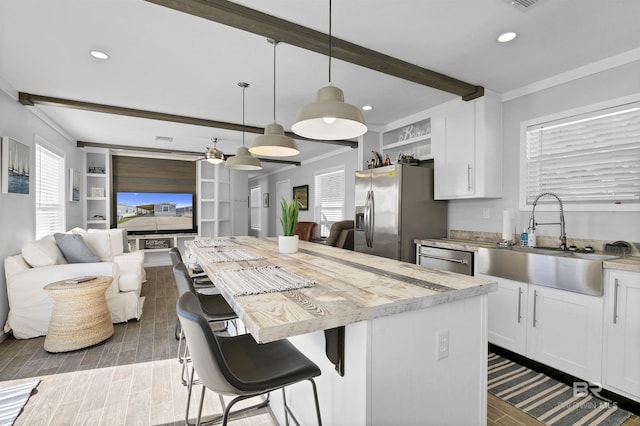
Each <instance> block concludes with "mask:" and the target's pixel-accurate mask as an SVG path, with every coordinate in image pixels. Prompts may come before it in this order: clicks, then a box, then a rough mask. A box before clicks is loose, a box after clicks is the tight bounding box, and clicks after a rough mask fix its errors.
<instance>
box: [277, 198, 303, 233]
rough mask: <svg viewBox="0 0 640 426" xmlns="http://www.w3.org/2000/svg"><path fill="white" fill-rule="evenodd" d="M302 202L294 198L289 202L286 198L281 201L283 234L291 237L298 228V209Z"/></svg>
mask: <svg viewBox="0 0 640 426" xmlns="http://www.w3.org/2000/svg"><path fill="white" fill-rule="evenodd" d="M299 208H300V203H299V202H298V200H292V201H291V202H289V203H287V200H285V199H284V198H283V199H282V200H281V201H280V213H281V215H280V224H281V225H282V234H283V235H284V236H285V237H291V236H293V235H294V232H295V230H296V224H297V223H298V209H299Z"/></svg>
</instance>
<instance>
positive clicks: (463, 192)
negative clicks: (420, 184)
mask: <svg viewBox="0 0 640 426" xmlns="http://www.w3.org/2000/svg"><path fill="white" fill-rule="evenodd" d="M475 107H476V104H475V102H465V101H461V100H459V101H456V102H454V103H451V104H448V105H447V106H446V107H444V108H443V110H442V111H440V112H439V113H438V114H437V115H435V116H434V117H433V123H432V130H431V131H432V144H433V153H434V169H435V179H434V191H435V198H436V199H447V198H456V197H468V196H470V195H473V193H474V185H475V182H474V180H475V178H474V174H475Z"/></svg>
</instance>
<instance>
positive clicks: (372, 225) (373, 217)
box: [369, 191, 376, 248]
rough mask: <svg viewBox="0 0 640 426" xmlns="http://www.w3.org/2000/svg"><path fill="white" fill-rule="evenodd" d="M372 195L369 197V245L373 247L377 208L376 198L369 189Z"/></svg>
mask: <svg viewBox="0 0 640 426" xmlns="http://www.w3.org/2000/svg"><path fill="white" fill-rule="evenodd" d="M369 192H370V193H371V196H370V197H369V247H371V248H373V239H374V237H375V236H374V235H373V230H374V228H375V225H376V209H375V200H374V198H373V191H369Z"/></svg>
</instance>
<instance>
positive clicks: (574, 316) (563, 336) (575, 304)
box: [527, 285, 603, 383]
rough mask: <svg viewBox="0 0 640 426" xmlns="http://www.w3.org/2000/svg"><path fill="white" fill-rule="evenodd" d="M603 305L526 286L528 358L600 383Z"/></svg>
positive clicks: (595, 300) (593, 299) (588, 298)
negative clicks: (527, 293) (527, 300)
mask: <svg viewBox="0 0 640 426" xmlns="http://www.w3.org/2000/svg"><path fill="white" fill-rule="evenodd" d="M602 303H603V302H602V298H601V297H595V296H587V295H584V294H578V293H572V292H568V291H565V290H557V289H554V288H548V287H541V286H537V285H529V321H528V324H529V325H530V327H529V329H528V338H527V341H528V348H527V349H528V354H527V356H528V357H529V358H531V359H534V360H536V361H538V362H541V363H543V364H545V365H548V366H550V367H553V368H556V369H558V370H560V371H563V372H565V373H568V374H571V375H573V376H576V377H579V378H581V379H584V380H588V381H589V382H592V383H600V382H601V380H602V351H601V350H600V348H602Z"/></svg>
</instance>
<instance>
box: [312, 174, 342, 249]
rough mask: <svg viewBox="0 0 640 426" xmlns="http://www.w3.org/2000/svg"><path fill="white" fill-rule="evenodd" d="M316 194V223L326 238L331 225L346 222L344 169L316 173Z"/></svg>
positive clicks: (322, 235) (321, 234)
mask: <svg viewBox="0 0 640 426" xmlns="http://www.w3.org/2000/svg"><path fill="white" fill-rule="evenodd" d="M315 192H316V194H315V212H314V216H315V221H316V222H317V223H318V224H320V236H321V237H326V236H328V235H329V231H330V229H331V225H333V224H334V223H336V222H339V221H341V220H344V210H345V209H344V203H345V198H344V169H340V170H333V171H330V172H319V173H316V176H315Z"/></svg>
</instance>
